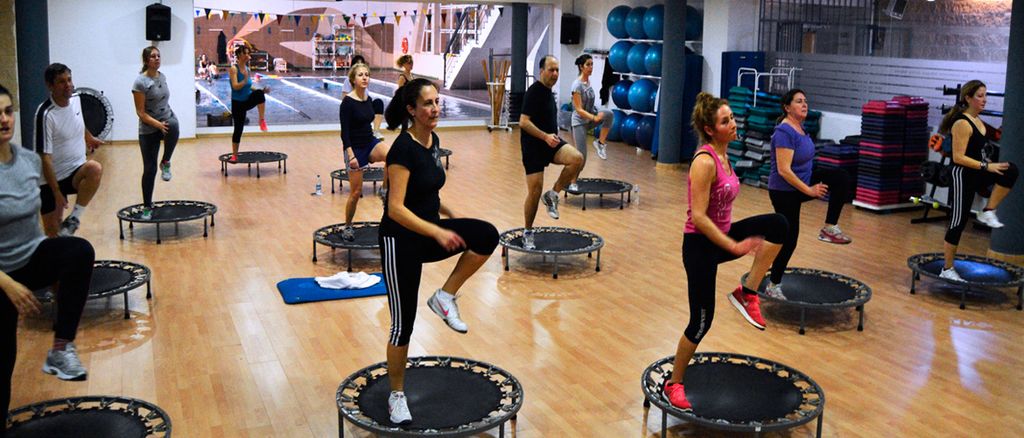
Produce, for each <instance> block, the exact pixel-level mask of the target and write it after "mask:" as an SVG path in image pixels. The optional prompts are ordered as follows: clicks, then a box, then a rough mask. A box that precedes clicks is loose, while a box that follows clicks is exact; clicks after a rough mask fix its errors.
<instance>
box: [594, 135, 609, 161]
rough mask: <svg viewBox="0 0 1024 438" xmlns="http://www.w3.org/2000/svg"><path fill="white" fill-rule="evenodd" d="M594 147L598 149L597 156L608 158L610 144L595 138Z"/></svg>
mask: <svg viewBox="0 0 1024 438" xmlns="http://www.w3.org/2000/svg"><path fill="white" fill-rule="evenodd" d="M594 149H597V156H598V157H601V159H602V160H607V159H608V145H606V144H604V143H601V142H600V141H598V140H594Z"/></svg>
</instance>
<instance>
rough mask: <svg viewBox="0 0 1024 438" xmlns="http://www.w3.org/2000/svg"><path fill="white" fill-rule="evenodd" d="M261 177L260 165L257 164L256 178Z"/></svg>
mask: <svg viewBox="0 0 1024 438" xmlns="http://www.w3.org/2000/svg"><path fill="white" fill-rule="evenodd" d="M259 177H260V163H256V178H259Z"/></svg>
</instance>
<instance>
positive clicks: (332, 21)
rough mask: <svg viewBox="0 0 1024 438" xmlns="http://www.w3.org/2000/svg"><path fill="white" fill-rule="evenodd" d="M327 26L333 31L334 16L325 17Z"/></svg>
mask: <svg viewBox="0 0 1024 438" xmlns="http://www.w3.org/2000/svg"><path fill="white" fill-rule="evenodd" d="M327 24H329V25H330V26H331V29H334V14H331V15H328V16H327Z"/></svg>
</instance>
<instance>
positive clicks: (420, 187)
mask: <svg viewBox="0 0 1024 438" xmlns="http://www.w3.org/2000/svg"><path fill="white" fill-rule="evenodd" d="M440 105H441V102H440V99H439V98H438V92H437V87H436V86H434V84H432V83H430V81H427V80H426V79H413V80H412V81H410V82H409V83H408V84H406V86H405V87H403V88H402V93H401V94H400V95H398V96H395V98H394V99H392V100H391V103H390V104H389V105H388V110H387V121H388V128H389V129H395V128H397V127H398V126H401V127H402V133H401V134H399V135H398V138H397V139H396V140H395V142H394V144H393V145H392V146H391V151H390V152H389V153H388V157H387V166H388V173H387V174H388V178H389V179H390V182H391V190H390V191H389V193H388V194H387V202H386V203H385V206H384V216H383V217H382V218H381V220H380V222H381V225H380V238H379V239H380V247H381V248H382V250H381V253H382V256H381V269H382V270H383V272H384V280H385V282H386V283H385V284H386V286H387V290H388V305H389V310H390V313H391V331H390V337H389V338H388V346H387V360H388V377H389V379H390V381H391V395H390V396H389V397H388V412H389V413H390V415H391V421H392V422H393V423H396V424H401V423H408V422H410V421H412V416H411V414H410V413H409V406H408V404H407V402H406V398H405V393H404V392H403V388H404V383H405V382H404V379H405V363H406V359H407V358H408V355H409V337H410V336H411V335H412V329H413V324H414V323H415V321H416V304H417V302H418V295H419V286H420V274H421V273H422V269H423V264H424V263H431V262H436V261H440V260H444V259H446V258H448V257H451V256H453V255H456V254H461V256H459V261H458V263H456V265H455V269H454V270H453V271H452V272H451V274H449V276H448V280H447V281H445V283H444V285H443V286H441V288H440V289H437V290H436V291H435V292H434V294H433V295H432V296H431V297H430V299H429V300H427V305H428V306H429V307H430V310H432V311H433V312H434V313H436V314H437V315H438V316H440V317H441V319H443V320H444V321H445V323H446V324H448V326H449V327H451V328H452V329H453V330H455V331H457V332H459V333H466V331H467V330H468V327H467V325H466V323H465V322H463V321H462V319H461V318H460V316H459V306H458V304H457V303H456V302H455V300H456V298H457V296H456V294H457V293H458V292H459V288H461V287H462V285H463V283H465V281H466V280H467V279H468V278H469V277H470V276H472V275H473V273H474V272H476V271H477V269H479V268H480V266H481V265H483V264H484V262H486V261H487V258H488V257H490V255H491V253H493V252H494V248H495V247H496V246H498V230H496V229H495V228H494V226H493V225H491V224H490V223H487V222H484V221H482V220H479V219H462V218H456V216H455V214H453V212H452V211H451V210H450V209H449V208H448V207H447V206H446V205H445V204H444V203H442V202H441V197H440V190H441V187H443V186H444V183H445V172H444V166H443V165H442V164H441V157H440V147H441V140H440V139H439V138H438V137H437V134H435V133H434V128H435V127H437V121H438V118H439V117H440V114H441V108H440ZM410 123H411V125H412V126H409V124H410ZM441 215H445V216H448V219H441Z"/></svg>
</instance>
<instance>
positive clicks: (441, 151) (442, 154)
mask: <svg viewBox="0 0 1024 438" xmlns="http://www.w3.org/2000/svg"><path fill="white" fill-rule="evenodd" d="M437 149H438V154H437V157H438V158H444V168H445V170H448V158H449V157H451V156H452V150H451V149H445V148H437Z"/></svg>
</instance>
